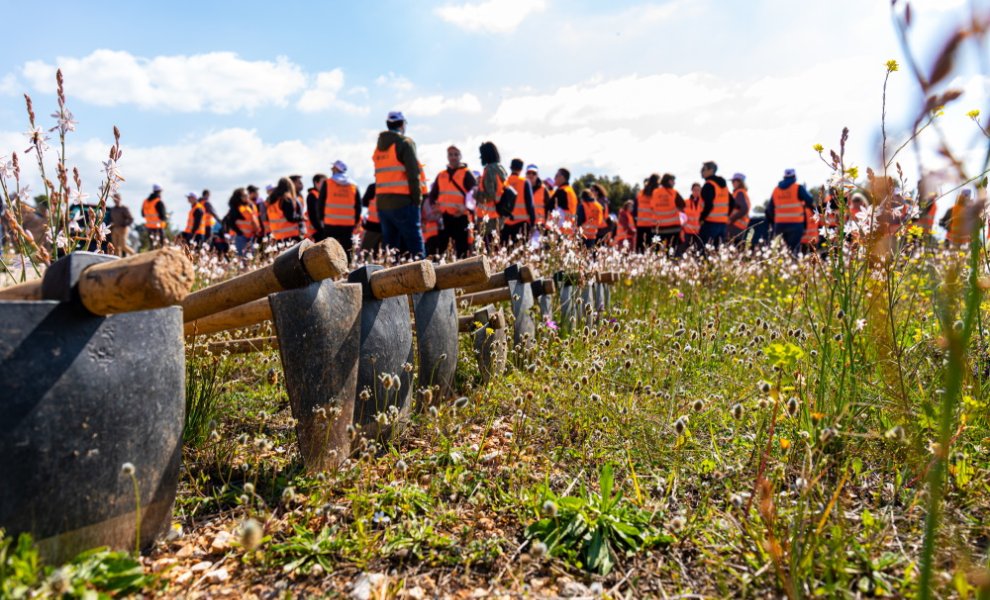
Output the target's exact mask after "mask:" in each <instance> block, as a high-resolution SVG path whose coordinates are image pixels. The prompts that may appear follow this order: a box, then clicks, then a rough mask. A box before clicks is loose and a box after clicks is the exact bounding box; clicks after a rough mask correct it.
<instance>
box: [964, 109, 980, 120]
mask: <svg viewBox="0 0 990 600" xmlns="http://www.w3.org/2000/svg"><path fill="white" fill-rule="evenodd" d="M966 116H967V117H969V118H970V119H979V118H980V111H979V110H975V109H974V110H971V111H969V112H968V113H966Z"/></svg>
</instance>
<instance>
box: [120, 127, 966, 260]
mask: <svg viewBox="0 0 990 600" xmlns="http://www.w3.org/2000/svg"><path fill="white" fill-rule="evenodd" d="M479 152H480V159H481V164H482V167H481V170H480V171H472V170H470V169H469V168H468V166H467V165H466V164H465V163H464V160H463V154H462V152H461V150H460V149H459V148H457V147H456V146H450V147H449V148H448V149H447V165H446V167H445V168H444V170H442V171H440V172H439V173H438V174H437V175H436V176H435V177H434V178H433V180H432V182H431V181H429V180H428V179H427V176H426V173H425V171H424V169H423V165H422V163H421V162H420V160H419V157H418V155H417V151H416V144H415V142H414V141H413V140H412V139H411V138H410V137H408V136H407V135H406V119H405V117H404V116H403V114H402V113H401V112H391V113H389V114H388V116H387V118H386V130H385V131H383V132H382V133H381V134H380V135H379V138H378V141H377V144H376V146H375V148H374V150H373V152H372V157H371V158H372V161H373V163H374V168H375V180H374V182H373V183H371V184H370V185H368V187H367V188H366V189H365V190H364V193H363V194H362V193H361V191H360V189H359V188H358V185H357V184H356V183H355V182H354V181H353V180H352V179H351V178H350V176H349V174H348V173H349V168H348V165H347V164H345V163H344V162H343V161H340V160H338V161H335V162H334V163H333V165H332V169H331V173H330V175H329V176H327V175H325V174H317V175H315V176H313V178H312V185H311V186H310V187H308V188H307V189H306V191H305V193H304V191H303V190H304V188H305V187H306V186H305V185H304V183H303V178H302V176H300V175H291V176H288V177H284V178H282V179H279V180H278V182H277V183H276V184H275V185H274V186H268V187H267V188H266V190H265V193H264V194H261V193H260V190H259V189H258V188H257V187H255V186H253V185H249V186H246V187H244V188H238V189H236V190H234V192H233V194H232V195H231V197H230V199H229V200H228V203H227V209H226V212H225V214H224V215H222V216H221V215H220V213H219V212H218V211H217V210H216V208H215V207H214V204H213V203H212V202H211V199H210V193H209V190H203V192H202V193H201V194H196V193H189V194H188V195H187V199H188V202H189V206H190V208H189V212H188V215H187V219H186V224H185V227H184V229H183V230H182V231H181V233H180V236H181V240H182V241H183V242H184V243H187V244H192V245H197V246H202V245H207V244H208V245H210V246H211V247H212V248H214V249H215V250H216V251H217V252H219V253H221V254H224V255H226V254H227V253H228V252H229V251H230V245H231V243H233V249H234V251H235V252H236V253H237V254H238V255H241V256H244V255H246V254H248V253H250V252H252V251H253V250H254V249H255V247H256V246H257V245H258V244H259V243H264V242H265V241H269V240H270V241H274V242H276V243H291V242H295V241H299V240H301V239H303V238H310V239H313V240H316V241H319V240H322V239H326V238H333V239H335V240H337V241H338V242H339V243H340V244H341V245H342V246H343V247H344V248H345V250H347V251H348V252H354V251H355V250H361V251H370V252H375V251H381V250H384V249H388V250H392V251H395V252H397V253H399V254H400V255H407V256H412V257H425V256H438V255H442V254H445V253H446V252H448V251H451V252H452V253H453V254H454V255H456V256H457V257H458V258H462V257H464V256H467V255H468V254H469V253H470V252H471V251H472V248H474V247H475V245H476V244H475V240H476V238H477V237H480V239H481V240H482V241H483V242H484V245H485V246H486V247H490V246H491V245H493V244H499V245H501V246H509V245H513V244H516V243H531V244H539V243H540V239H541V237H543V236H545V235H546V234H547V233H548V232H550V231H553V232H556V233H557V234H559V235H564V236H575V237H578V238H579V239H580V240H582V241H583V243H584V245H585V246H586V247H588V248H595V247H598V246H601V245H611V246H615V247H618V248H623V249H627V250H629V251H637V252H643V251H645V250H647V249H651V248H653V249H662V250H663V251H667V252H670V253H672V254H676V255H681V254H684V253H686V252H689V251H692V250H698V251H704V248H707V247H716V248H717V247H718V246H720V245H721V244H725V243H730V244H734V245H737V246H746V245H749V244H753V243H754V242H758V241H761V240H768V239H770V238H772V237H776V236H779V237H781V238H782V241H783V243H784V244H785V245H786V246H787V248H788V249H790V251H791V252H793V253H795V254H798V253H801V252H819V251H821V250H822V249H823V247H824V246H825V241H826V240H827V239H829V238H834V237H835V236H834V235H831V236H830V235H829V232H830V231H831V232H833V233H834V232H835V231H836V230H838V229H839V227H840V221H841V222H842V223H844V224H846V225H848V227H846V229H847V231H848V232H849V233H848V234H847V238H848V237H849V236H855V235H856V231H857V230H859V229H860V227H859V225H860V224H861V223H862V222H863V221H864V217H865V216H868V218H869V220H870V221H871V227H881V228H884V230H885V231H886V232H888V233H891V234H894V233H897V232H898V231H899V230H901V229H902V228H904V227H911V228H913V227H917V228H918V230H917V233H918V234H919V235H921V236H926V237H928V238H931V236H932V235H933V229H934V227H935V224H936V222H935V212H936V205H935V200H936V198H935V195H934V194H931V195H929V196H928V197H926V198H925V199H923V200H922V201H920V202H919V201H914V200H912V199H911V198H909V197H905V196H903V195H902V194H901V192H900V190H899V189H897V188H895V189H892V190H891V193H890V194H889V198H888V199H887V200H885V201H884V202H883V206H882V207H881V210H877V208H876V206H875V205H876V202H872V203H871V202H870V200H869V199H868V197H867V194H866V193H864V192H855V193H852V194H851V195H850V197H849V199H848V201H847V203H845V206H844V208H842V209H840V206H839V202H838V198H839V194H838V193H837V191H836V190H835V189H834V188H831V189H830V188H828V187H824V186H823V187H821V188H819V189H817V190H814V191H813V192H812V191H809V190H808V189H807V188H806V187H805V186H804V185H802V184H800V183H798V180H797V173H796V172H795V171H794V169H786V170H785V171H784V173H783V178H782V179H781V181H780V182H779V183H778V184H777V186H775V187H774V188H773V190H772V192H771V194H770V198H769V201H768V202H767V204H766V206H765V209H764V213H763V216H762V217H761V218H760V219H759V221H760V223H762V233H760V234H758V235H754V234H753V231H754V223H753V221H754V220H756V219H751V216H752V215H751V213H752V212H753V208H754V207H753V204H752V202H751V199H750V195H749V190H748V188H747V185H746V175H745V174H743V173H735V174H733V175H732V177H731V178H730V179H729V180H728V181H727V180H726V179H725V178H724V177H722V176H721V175H719V171H718V165H717V164H716V163H714V162H705V163H704V164H703V165H702V167H701V172H700V176H701V180H700V181H698V182H695V183H692V185H691V188H690V193H689V194H688V195H687V197H686V198H685V197H683V196H682V195H681V194H680V193H679V192H678V191H677V189H676V184H677V181H676V178H675V177H674V176H673V175H671V174H664V175H659V174H653V175H651V176H650V177H648V178H647V179H646V180H645V181H644V182H643V186H642V188H641V190H640V191H639V192H638V194H637V195H636V197H635V198H628V199H625V201H624V202H623V203H622V205H621V207H619V208H618V210H616V211H615V212H612V210H611V204H610V201H609V198H608V196H607V191H606V189H605V187H604V186H602V185H600V184H593V185H591V186H590V187H588V188H587V189H584V190H582V191H581V192H580V194H578V193H576V192H575V189H574V187H573V186H572V185H571V173H570V171H569V170H568V169H566V168H559V169H557V170H556V171H555V172H554V174H553V177H547V178H543V177H542V175H541V171H540V168H539V167H538V166H537V165H535V164H528V165H527V164H525V163H524V161H523V160H521V159H518V158H513V159H511V160H510V161H509V164H508V169H506V168H505V167H504V166H503V163H502V158H501V156H500V154H499V151H498V148H497V147H496V146H495V144H493V143H492V142H485V143H484V144H482V145H481V147H480V149H479ZM117 204H118V206H119V199H118V200H117ZM971 205H972V194H971V192H970V191H969V190H963V192H962V193H961V194H960V195H959V198H958V199H957V202H956V204H955V206H953V208H952V209H950V210H949V211H947V212H946V214H945V216H944V217H943V218H942V219H941V220H940V224H941V225H942V226H943V227H945V228H946V230H947V232H948V240H949V242H950V243H955V244H962V243H966V242H968V241H969V235H970V228H968V227H965V226H964V221H965V219H964V218H963V216H964V215H965V214H966V211H967V210H968V209H969V208H970V207H971ZM111 214H113V213H112V211H111ZM141 214H142V216H143V218H144V226H145V228H146V229H147V231H148V233H149V236H150V238H151V241H152V245H158V244H163V243H165V241H166V239H165V238H166V231H167V229H168V226H167V225H168V215H167V213H166V210H165V206H164V203H163V202H162V189H161V187H160V186H157V185H156V186H154V188H153V190H152V193H151V194H150V195H149V196H148V198H147V199H145V200H144V202H143V204H142V207H141ZM129 219H130V215H129V214H128V215H127V220H129ZM122 223H123V221H122ZM129 224H130V223H129V222H127V223H126V225H129ZM121 226H125V225H123V224H122V225H121ZM114 239H115V240H116V239H117V238H114ZM124 239H126V234H125V236H124ZM355 244H357V246H355ZM114 245H115V246H118V245H117V244H116V242H115V244H114ZM126 248H127V246H126V243H125V244H124V245H123V248H121V247H119V246H118V249H119V250H120V251H121V252H124V251H126V250H125V249H126ZM127 250H129V249H127Z"/></svg>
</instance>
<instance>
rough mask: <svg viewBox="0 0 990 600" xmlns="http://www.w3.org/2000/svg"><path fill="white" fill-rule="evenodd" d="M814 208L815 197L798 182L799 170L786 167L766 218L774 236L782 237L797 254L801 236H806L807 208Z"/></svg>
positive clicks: (792, 251)
mask: <svg viewBox="0 0 990 600" xmlns="http://www.w3.org/2000/svg"><path fill="white" fill-rule="evenodd" d="M814 208H815V198H814V197H813V196H812V195H811V194H809V193H808V190H806V189H805V188H804V186H803V185H800V184H798V182H797V172H796V171H795V170H794V169H786V170H785V171H784V178H783V179H781V180H780V183H778V184H777V187H775V188H774V189H773V193H772V194H771V195H770V203H769V204H767V210H766V219H767V223H770V224H771V225H772V226H773V236H778V235H779V236H780V237H782V238H783V239H784V244H785V245H786V246H787V248H788V250H790V251H791V254H793V255H795V256H797V254H798V252H799V251H800V249H801V238H802V237H804V230H805V226H806V223H805V221H806V219H807V213H806V211H805V209H811V210H814Z"/></svg>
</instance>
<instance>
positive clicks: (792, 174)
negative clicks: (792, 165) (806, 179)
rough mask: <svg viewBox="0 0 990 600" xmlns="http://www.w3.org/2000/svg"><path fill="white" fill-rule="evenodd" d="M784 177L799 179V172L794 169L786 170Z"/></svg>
mask: <svg viewBox="0 0 990 600" xmlns="http://www.w3.org/2000/svg"><path fill="white" fill-rule="evenodd" d="M784 177H797V171H795V170H794V169H784Z"/></svg>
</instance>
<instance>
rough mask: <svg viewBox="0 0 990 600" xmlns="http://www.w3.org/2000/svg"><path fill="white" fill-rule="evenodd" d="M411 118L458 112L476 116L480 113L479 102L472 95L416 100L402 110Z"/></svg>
mask: <svg viewBox="0 0 990 600" xmlns="http://www.w3.org/2000/svg"><path fill="white" fill-rule="evenodd" d="M403 110H404V111H405V112H406V113H408V115H409V116H411V117H417V116H419V117H435V116H437V115H439V114H440V113H445V112H458V113H464V114H477V113H480V112H481V101H480V100H478V97H477V96H475V95H474V94H468V93H465V94H463V95H461V96H455V97H450V98H448V97H445V96H441V95H436V96H424V97H422V98H416V99H415V100H413V101H411V102H409V103H408V104H406V105H405V108H404V109H403Z"/></svg>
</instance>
